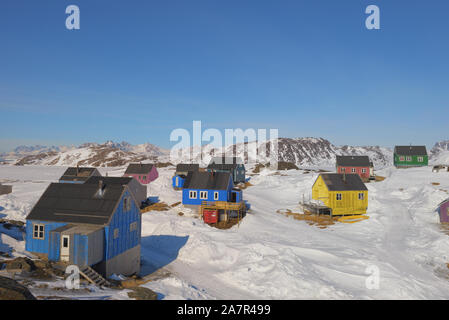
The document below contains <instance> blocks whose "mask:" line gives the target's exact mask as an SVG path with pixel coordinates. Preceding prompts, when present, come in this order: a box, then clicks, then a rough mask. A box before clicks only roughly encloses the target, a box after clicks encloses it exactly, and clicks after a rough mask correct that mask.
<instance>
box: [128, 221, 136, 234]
mask: <svg viewBox="0 0 449 320" xmlns="http://www.w3.org/2000/svg"><path fill="white" fill-rule="evenodd" d="M136 230H137V222H132V223H131V224H130V225H129V231H130V232H132V231H136Z"/></svg>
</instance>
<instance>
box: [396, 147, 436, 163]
mask: <svg viewBox="0 0 449 320" xmlns="http://www.w3.org/2000/svg"><path fill="white" fill-rule="evenodd" d="M428 164H429V156H428V155H427V150H426V147H425V146H396V147H394V166H395V167H396V168H407V167H422V166H427V165H428Z"/></svg>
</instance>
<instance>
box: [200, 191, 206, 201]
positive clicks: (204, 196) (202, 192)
mask: <svg viewBox="0 0 449 320" xmlns="http://www.w3.org/2000/svg"><path fill="white" fill-rule="evenodd" d="M200 199H203V200H205V199H207V191H200Z"/></svg>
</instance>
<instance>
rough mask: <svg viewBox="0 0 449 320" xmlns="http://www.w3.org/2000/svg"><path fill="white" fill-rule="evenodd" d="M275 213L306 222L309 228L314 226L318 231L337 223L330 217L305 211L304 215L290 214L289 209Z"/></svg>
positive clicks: (335, 219)
mask: <svg viewBox="0 0 449 320" xmlns="http://www.w3.org/2000/svg"><path fill="white" fill-rule="evenodd" d="M276 212H277V213H280V214H282V215H284V216H286V217H293V219H295V220H301V221H306V222H307V224H309V225H311V226H316V227H318V228H320V229H326V228H327V227H328V226H330V225H333V224H335V222H336V221H337V219H338V218H337V217H332V218H331V217H330V216H326V215H316V214H312V213H310V212H308V211H305V212H304V213H297V212H292V211H291V210H290V209H286V210H282V209H279V210H277V211H276Z"/></svg>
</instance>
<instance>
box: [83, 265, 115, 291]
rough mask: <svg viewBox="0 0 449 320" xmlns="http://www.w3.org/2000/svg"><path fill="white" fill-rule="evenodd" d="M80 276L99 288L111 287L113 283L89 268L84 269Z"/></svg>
mask: <svg viewBox="0 0 449 320" xmlns="http://www.w3.org/2000/svg"><path fill="white" fill-rule="evenodd" d="M80 274H81V275H82V276H83V277H84V278H85V279H86V280H87V281H89V282H90V283H92V284H94V285H96V286H98V287H110V286H111V283H110V282H109V281H108V280H106V279H105V278H103V277H102V276H101V275H100V274H99V273H98V272H96V271H95V270H94V269H92V268H91V267H89V266H85V267H82V268H81V269H80Z"/></svg>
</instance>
